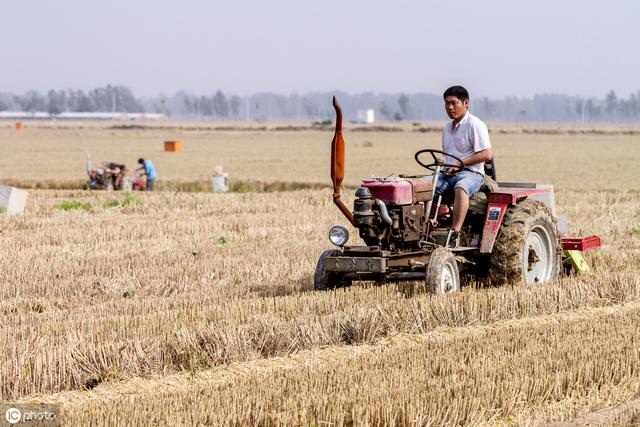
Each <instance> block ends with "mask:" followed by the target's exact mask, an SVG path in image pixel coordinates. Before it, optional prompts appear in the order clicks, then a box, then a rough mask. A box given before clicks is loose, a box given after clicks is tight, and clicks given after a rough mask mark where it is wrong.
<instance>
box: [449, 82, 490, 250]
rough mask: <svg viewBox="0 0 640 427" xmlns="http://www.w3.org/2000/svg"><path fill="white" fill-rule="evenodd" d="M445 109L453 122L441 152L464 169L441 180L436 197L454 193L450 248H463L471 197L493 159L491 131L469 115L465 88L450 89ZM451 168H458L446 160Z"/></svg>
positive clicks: (452, 172)
mask: <svg viewBox="0 0 640 427" xmlns="http://www.w3.org/2000/svg"><path fill="white" fill-rule="evenodd" d="M444 109H445V111H446V112H447V115H448V116H449V118H450V119H451V121H450V122H449V123H447V124H446V125H445V127H444V128H443V129H442V151H444V152H445V153H449V154H451V155H452V156H456V157H457V158H459V159H461V160H462V163H463V164H464V169H460V166H452V167H449V168H447V169H445V170H444V171H443V172H441V173H440V176H439V177H438V185H437V187H436V194H438V195H441V196H444V195H446V194H451V193H454V197H455V199H454V203H453V225H452V232H451V235H450V236H449V239H448V246H449V247H452V248H456V247H458V246H459V245H460V229H461V228H462V223H463V222H464V218H465V216H466V215H467V210H468V209H469V197H471V196H473V195H474V193H476V192H477V191H478V190H480V187H481V186H482V183H483V182H484V162H488V161H490V160H491V158H492V153H491V142H490V141H489V131H488V129H487V125H485V124H484V123H483V122H482V121H481V120H480V119H479V118H477V117H476V116H474V115H472V114H471V113H469V92H467V90H466V89H465V88H463V87H462V86H451V87H450V88H449V89H447V90H446V91H445V92H444ZM445 161H446V163H448V164H449V165H458V162H457V161H456V160H454V159H452V158H451V157H448V156H447V157H446V159H445Z"/></svg>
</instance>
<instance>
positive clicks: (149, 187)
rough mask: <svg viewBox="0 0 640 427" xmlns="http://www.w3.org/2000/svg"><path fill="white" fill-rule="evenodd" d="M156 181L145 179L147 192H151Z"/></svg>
mask: <svg viewBox="0 0 640 427" xmlns="http://www.w3.org/2000/svg"><path fill="white" fill-rule="evenodd" d="M155 181H156V179H155V178H151V179H149V178H147V191H153V183H154V182H155Z"/></svg>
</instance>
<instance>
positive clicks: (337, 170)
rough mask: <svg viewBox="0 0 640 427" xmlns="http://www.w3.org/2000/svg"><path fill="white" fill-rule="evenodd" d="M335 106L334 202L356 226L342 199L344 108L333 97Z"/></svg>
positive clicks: (332, 165) (332, 178)
mask: <svg viewBox="0 0 640 427" xmlns="http://www.w3.org/2000/svg"><path fill="white" fill-rule="evenodd" d="M333 108H335V110H336V133H335V135H334V136H333V141H331V182H333V203H335V205H336V206H337V207H338V209H340V212H342V214H343V215H344V216H345V217H346V218H347V219H348V220H349V222H350V223H351V225H353V226H354V227H355V226H356V224H355V222H354V219H353V213H352V212H351V211H350V210H349V208H348V207H347V206H346V205H345V204H344V203H343V202H342V200H340V187H341V186H342V180H343V179H344V138H342V109H341V108H340V105H339V104H338V101H336V97H335V96H334V97H333Z"/></svg>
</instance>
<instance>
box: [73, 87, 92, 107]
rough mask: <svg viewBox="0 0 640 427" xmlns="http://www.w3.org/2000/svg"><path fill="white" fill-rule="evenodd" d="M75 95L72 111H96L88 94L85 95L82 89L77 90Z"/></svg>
mask: <svg viewBox="0 0 640 427" xmlns="http://www.w3.org/2000/svg"><path fill="white" fill-rule="evenodd" d="M76 97H77V99H78V101H77V107H76V110H74V111H84V112H93V111H96V105H95V103H94V102H93V100H92V99H91V98H90V97H89V96H87V94H86V93H84V91H82V90H79V91H78V92H77V93H76Z"/></svg>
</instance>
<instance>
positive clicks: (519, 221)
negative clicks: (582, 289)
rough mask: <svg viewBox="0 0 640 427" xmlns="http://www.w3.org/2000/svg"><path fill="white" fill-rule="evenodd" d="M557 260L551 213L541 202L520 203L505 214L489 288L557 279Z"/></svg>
mask: <svg viewBox="0 0 640 427" xmlns="http://www.w3.org/2000/svg"><path fill="white" fill-rule="evenodd" d="M561 258H562V248H561V246H560V240H559V239H558V230H557V226H556V221H555V219H554V217H553V214H552V213H551V211H550V210H549V208H547V207H546V206H545V205H544V203H542V202H538V201H535V200H524V201H523V202H520V203H518V204H517V205H515V206H512V207H510V208H509V209H508V210H507V212H506V213H505V216H504V219H503V221H502V225H501V226H500V230H499V231H498V237H497V239H496V242H495V245H494V247H493V252H492V253H491V257H490V263H491V269H490V271H489V277H490V280H491V283H492V284H493V285H503V284H506V283H522V282H523V283H526V284H527V285H532V284H535V283H545V282H548V281H549V280H555V279H557V278H558V275H559V274H560V261H561Z"/></svg>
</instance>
